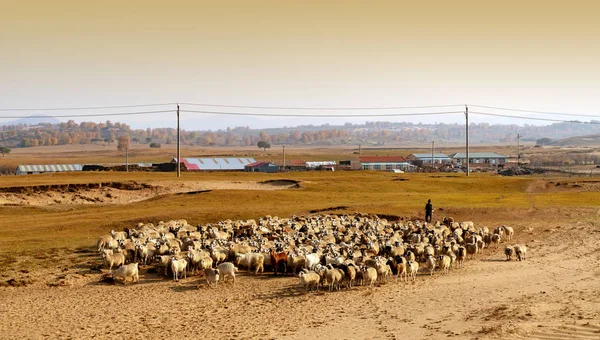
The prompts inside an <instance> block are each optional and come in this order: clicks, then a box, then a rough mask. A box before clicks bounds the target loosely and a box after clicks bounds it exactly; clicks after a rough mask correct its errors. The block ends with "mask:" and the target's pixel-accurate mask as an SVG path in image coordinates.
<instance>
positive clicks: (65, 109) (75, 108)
mask: <svg viewBox="0 0 600 340" xmlns="http://www.w3.org/2000/svg"><path fill="white" fill-rule="evenodd" d="M166 105H177V103H160V104H139V105H116V106H89V107H62V108H59V107H53V108H12V109H7V108H0V111H74V110H104V109H124V108H132V107H152V106H166Z"/></svg>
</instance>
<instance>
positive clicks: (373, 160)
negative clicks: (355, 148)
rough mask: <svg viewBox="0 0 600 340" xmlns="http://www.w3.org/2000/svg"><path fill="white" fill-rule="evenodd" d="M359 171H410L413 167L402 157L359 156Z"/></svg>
mask: <svg viewBox="0 0 600 340" xmlns="http://www.w3.org/2000/svg"><path fill="white" fill-rule="evenodd" d="M358 160H359V162H360V169H362V170H383V171H393V170H402V171H412V170H414V168H415V166H414V165H412V164H410V163H408V162H407V161H406V159H405V158H404V157H402V156H359V157H358Z"/></svg>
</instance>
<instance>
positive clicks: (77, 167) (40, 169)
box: [17, 164, 83, 175]
mask: <svg viewBox="0 0 600 340" xmlns="http://www.w3.org/2000/svg"><path fill="white" fill-rule="evenodd" d="M82 170H83V165H81V164H42V165H19V166H18V167H17V175H33V174H43V173H48V172H50V173H55V172H73V171H82Z"/></svg>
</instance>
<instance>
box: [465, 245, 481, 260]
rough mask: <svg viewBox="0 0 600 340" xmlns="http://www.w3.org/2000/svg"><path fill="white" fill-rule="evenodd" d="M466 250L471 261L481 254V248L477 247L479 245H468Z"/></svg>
mask: <svg viewBox="0 0 600 340" xmlns="http://www.w3.org/2000/svg"><path fill="white" fill-rule="evenodd" d="M465 248H466V249H467V254H469V255H471V259H473V258H474V257H475V255H477V253H478V252H479V246H477V243H467V244H466V247H465Z"/></svg>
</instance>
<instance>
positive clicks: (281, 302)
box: [0, 146, 600, 339]
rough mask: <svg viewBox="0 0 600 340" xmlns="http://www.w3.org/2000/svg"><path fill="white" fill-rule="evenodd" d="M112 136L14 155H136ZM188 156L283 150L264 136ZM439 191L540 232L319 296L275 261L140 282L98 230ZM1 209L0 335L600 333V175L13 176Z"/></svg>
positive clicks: (391, 200)
mask: <svg viewBox="0 0 600 340" xmlns="http://www.w3.org/2000/svg"><path fill="white" fill-rule="evenodd" d="M103 148H105V147H103V146H96V147H94V148H87V149H84V150H81V149H78V148H77V147H73V148H72V149H69V148H66V149H65V148H57V149H56V150H53V149H51V148H43V149H42V148H31V149H27V150H25V149H19V150H14V151H13V153H11V154H10V155H8V156H7V157H6V161H8V159H9V158H10V159H11V160H10V161H11V162H15V164H25V163H26V164H40V163H42V164H43V163H91V160H97V159H101V160H102V161H101V162H102V163H108V162H122V159H119V157H117V156H118V155H117V154H116V151H114V147H112V146H111V147H110V148H111V149H110V150H105V149H103ZM106 148H108V147H106ZM137 151H138V152H137V153H136V148H133V150H132V152H131V153H130V161H131V162H148V161H155V162H156V161H167V160H168V159H169V157H172V156H174V155H173V154H174V149H168V148H167V149H155V150H148V149H145V148H144V149H142V148H141V147H140V149H139V150H137ZM286 151H288V150H286ZM354 151H355V150H354V149H353V148H347V149H335V150H333V149H327V148H323V149H318V150H309V149H306V148H298V149H294V148H290V150H289V151H288V152H289V156H288V159H292V158H304V159H331V158H329V157H335V158H334V159H347V158H348V157H349V156H350V155H352V153H353V152H354ZM415 151H418V150H416V149H415ZM369 152H372V151H369ZM398 152H399V154H402V155H407V154H408V153H411V152H414V151H412V150H408V149H407V150H398ZM270 153H271V155H269V154H270ZM183 154H184V155H185V156H186V157H188V156H189V157H193V156H200V155H228V154H236V155H246V156H251V157H256V158H257V159H269V157H271V158H274V157H279V154H276V153H275V152H274V150H267V152H266V153H263V152H262V151H260V150H257V149H256V148H248V149H245V150H239V149H238V150H223V149H218V148H217V149H208V150H207V149H194V148H190V149H187V148H184V151H183ZM157 158H160V159H159V160H157ZM275 160H277V159H275ZM2 161H5V160H4V159H2ZM5 163H6V162H4V164H5ZM98 163H100V162H98ZM296 183H297V185H296ZM99 184H102V185H101V186H100V185H99ZM429 198H431V199H432V201H433V204H434V206H435V208H436V212H435V213H434V219H440V218H441V217H442V216H453V217H454V218H455V219H456V220H458V221H466V220H470V221H474V222H475V224H476V225H477V226H484V225H485V226H489V227H496V226H499V225H501V224H506V225H510V226H513V227H514V228H515V230H516V237H515V240H514V241H513V242H511V243H523V244H527V246H528V247H529V253H528V259H527V261H524V262H516V261H511V262H506V261H504V258H505V257H504V255H503V254H502V249H497V250H495V249H491V250H489V251H488V252H486V253H485V254H484V255H483V256H480V257H478V258H477V259H475V260H471V261H467V263H466V265H465V266H464V267H463V268H461V269H454V270H451V272H450V274H449V275H440V274H437V273H436V275H434V276H433V278H430V277H429V276H428V275H425V274H422V275H419V277H418V278H417V280H416V281H415V282H414V283H393V282H391V283H387V284H383V285H379V286H377V287H375V288H374V289H368V288H365V287H356V288H354V289H352V290H342V291H341V292H333V293H329V292H315V293H308V294H306V293H304V292H302V291H300V290H299V289H298V288H297V286H298V284H297V283H298V279H297V278H294V277H286V278H281V277H278V278H273V277H272V274H271V273H268V272H266V273H264V274H261V275H258V276H254V275H251V274H246V273H245V272H242V275H241V277H240V280H239V282H238V284H236V286H235V287H233V286H232V285H230V284H223V285H219V288H218V289H212V288H207V287H206V285H205V283H204V280H203V279H201V278H199V277H189V278H188V279H185V280H182V281H180V282H179V283H175V282H173V281H172V280H167V279H163V278H162V276H160V275H157V274H154V273H148V272H147V268H144V269H143V270H142V274H141V282H140V283H139V284H134V285H127V286H120V285H117V286H114V285H109V284H104V283H99V279H100V276H101V273H100V272H99V271H97V270H96V268H97V266H98V264H99V263H100V257H99V256H98V255H97V254H96V253H95V252H94V251H93V246H94V245H95V242H96V240H97V238H98V236H99V235H102V234H106V233H108V232H109V231H110V230H111V229H119V230H120V229H122V228H123V227H131V226H133V225H135V224H136V223H138V222H158V221H160V220H163V221H166V220H170V219H180V218H183V219H186V220H187V221H188V222H189V223H190V224H198V223H202V224H205V223H214V222H217V221H220V220H224V219H249V218H254V219H258V218H260V217H261V216H264V215H277V216H282V217H289V216H292V215H305V214H310V213H312V212H316V211H321V212H323V213H350V212H365V213H374V214H379V215H384V216H385V217H386V218H388V219H392V220H393V219H399V218H410V219H415V218H421V219H422V218H423V207H424V204H425V202H426V201H427V199H429ZM0 221H1V222H0V284H4V287H0V301H2V303H1V304H0V334H2V335H1V336H0V338H6V339H22V338H77V339H80V338H92V337H95V338H127V339H129V338H140V337H141V336H144V337H145V338H167V337H172V338H184V337H191V338H197V337H208V338H216V339H220V338H223V339H230V338H243V339H305V338H317V337H319V338H330V339H404V338H407V339H441V338H456V339H472V338H479V339H487V338H501V339H507V338H514V339H517V338H523V339H524V338H527V339H559V338H569V339H600V269H599V268H600V266H599V265H600V179H598V178H596V179H594V178H572V179H570V178H558V177H553V178H532V177H523V178H519V177H500V176H495V175H490V174H473V175H472V176H470V177H465V176H464V175H449V174H395V173H385V172H367V171H356V172H341V171H340V172H291V173H279V174H250V173H183V174H182V177H181V178H180V179H177V178H176V177H175V175H174V174H173V173H113V172H107V173H78V174H55V175H31V176H2V177H0ZM504 244H506V243H503V245H504ZM106 271H107V270H106V269H103V272H106ZM9 281H10V283H12V285H11V284H8V282H9ZM15 286H18V287H15Z"/></svg>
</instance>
